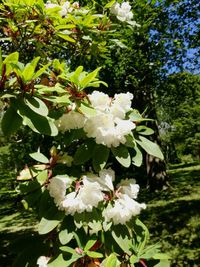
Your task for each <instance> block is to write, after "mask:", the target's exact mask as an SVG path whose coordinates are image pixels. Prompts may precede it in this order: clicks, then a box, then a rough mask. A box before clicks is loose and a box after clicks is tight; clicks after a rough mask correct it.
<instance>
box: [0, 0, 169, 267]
mask: <svg viewBox="0 0 200 267" xmlns="http://www.w3.org/2000/svg"><path fill="white" fill-rule="evenodd" d="M95 5H96V3H95V2H93V7H92V8H89V7H87V6H84V7H83V6H80V5H79V3H78V2H74V3H71V2H68V1H67V2H63V1H60V2H59V3H58V2H47V3H44V2H43V1H42V0H34V1H30V0H5V1H3V3H2V4H1V6H0V14H1V21H0V23H1V26H2V32H1V37H2V38H1V46H2V52H3V53H2V54H3V55H0V73H1V76H0V87H1V99H2V101H3V102H4V105H5V112H4V116H3V119H2V131H3V132H4V134H5V135H7V136H10V135H11V134H13V133H15V132H16V131H17V130H18V129H19V128H20V127H24V126H25V127H29V128H30V129H31V130H32V131H34V132H36V133H37V134H39V135H41V136H43V135H49V136H52V144H51V146H50V147H49V155H44V154H42V153H41V151H40V147H39V145H38V151H33V153H31V154H30V157H31V158H32V159H34V160H35V161H36V164H35V165H34V166H26V167H25V168H24V169H23V170H22V171H21V172H20V173H19V175H18V177H17V180H18V181H19V186H18V190H19V191H20V192H21V193H22V195H23V196H24V202H23V203H24V205H25V207H26V208H27V209H30V208H32V209H33V210H35V211H36V212H37V214H38V218H39V219H40V222H39V225H38V232H39V236H37V237H34V244H36V245H35V246H34V252H33V251H30V246H27V247H26V244H25V245H24V250H23V252H22V253H21V255H19V257H18V258H17V260H16V261H15V264H14V266H20V267H22V266H36V265H37V266H40V267H43V266H50V267H51V266H52V267H58V266H59V267H62V266H63V267H66V266H74V267H75V266H77V267H78V266H87V267H89V266H90V267H91V266H93V267H95V266H101V267H117V266H157V267H158V266H169V262H168V257H167V256H166V255H164V254H162V253H160V252H159V246H158V245H157V244H156V245H151V246H148V245H147V242H148V239H149V232H148V229H147V228H146V226H145V225H144V224H143V223H142V222H141V221H140V220H139V218H138V216H137V215H139V213H140V212H141V210H142V209H145V208H146V205H145V204H144V203H138V202H137V201H136V198H137V195H138V192H139V185H138V184H136V181H135V180H134V179H127V178H126V177H118V176H117V173H116V174H115V171H114V170H113V169H112V163H113V162H114V161H118V162H119V163H120V164H121V165H122V166H123V167H125V168H128V167H130V165H131V164H133V165H136V166H140V165H141V164H142V161H143V156H142V152H141V150H142V149H144V150H145V151H146V152H147V153H149V154H150V155H152V156H155V157H158V158H161V159H162V158H163V155H162V152H161V151H160V149H159V147H158V145H157V144H155V143H153V142H151V141H150V140H148V138H146V136H148V135H151V134H152V133H153V131H152V130H151V129H150V128H148V127H146V126H144V125H142V123H143V121H146V120H148V119H147V118H144V117H143V116H142V115H141V114H140V113H139V112H138V111H137V110H135V109H134V108H133V107H132V105H133V103H132V100H133V95H132V94H131V93H129V92H127V93H119V94H115V95H114V96H113V97H110V96H109V95H108V94H105V93H103V92H100V91H97V90H96V88H97V87H100V86H104V87H107V86H108V85H107V84H106V83H105V82H103V81H101V80H100V79H99V76H98V74H99V72H100V69H101V68H100V67H99V68H96V69H95V70H84V68H83V66H81V65H80V66H76V67H75V68H74V67H73V66H71V62H73V58H74V57H76V59H77V58H79V57H80V58H83V55H84V56H85V57H87V58H90V57H92V56H94V57H96V58H97V59H98V57H103V56H105V54H106V53H109V47H110V45H112V46H113V43H114V44H115V45H119V43H120V35H119V33H118V31H117V29H118V28H120V27H125V26H127V27H131V28H132V29H133V30H137V27H139V25H137V23H136V22H135V21H133V13H132V12H131V6H130V5H129V3H128V2H123V3H122V4H119V3H115V1H112V2H110V3H107V4H106V5H105V6H102V7H101V10H102V12H101V13H98V14H97V13H96V9H95ZM98 10H99V9H98ZM116 36H118V39H116ZM92 88H94V89H93V90H92ZM107 90H108V89H107ZM29 242H31V241H30V239H29Z"/></svg>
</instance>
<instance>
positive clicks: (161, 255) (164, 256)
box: [153, 253, 170, 260]
mask: <svg viewBox="0 0 200 267" xmlns="http://www.w3.org/2000/svg"><path fill="white" fill-rule="evenodd" d="M153 259H155V260H169V259H170V256H169V255H167V254H165V253H156V254H155V255H154V256H153Z"/></svg>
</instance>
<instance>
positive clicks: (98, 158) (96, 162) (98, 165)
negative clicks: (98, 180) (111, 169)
mask: <svg viewBox="0 0 200 267" xmlns="http://www.w3.org/2000/svg"><path fill="white" fill-rule="evenodd" d="M109 153H110V149H109V148H108V147H106V146H103V145H98V144H96V145H95V147H94V151H93V156H92V165H93V168H94V170H95V171H96V172H99V171H100V170H102V169H103V168H104V167H105V165H106V163H107V160H108V157H109Z"/></svg>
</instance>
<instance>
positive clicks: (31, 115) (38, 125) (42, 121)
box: [13, 99, 58, 136]
mask: <svg viewBox="0 0 200 267" xmlns="http://www.w3.org/2000/svg"><path fill="white" fill-rule="evenodd" d="M13 103H14V105H15V108H16V109H17V110H18V114H19V115H20V116H21V117H22V118H23V124H25V125H27V126H29V127H30V128H31V129H32V130H33V131H34V132H37V133H41V134H46V135H51V136H55V135H57V134H58V129H57V127H56V126H55V124H54V120H53V119H51V118H49V117H48V116H42V115H40V114H38V113H35V112H34V111H33V110H32V109H30V108H29V107H28V106H27V105H26V104H25V103H24V100H23V99H14V100H13Z"/></svg>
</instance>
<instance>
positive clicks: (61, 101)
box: [43, 95, 71, 105]
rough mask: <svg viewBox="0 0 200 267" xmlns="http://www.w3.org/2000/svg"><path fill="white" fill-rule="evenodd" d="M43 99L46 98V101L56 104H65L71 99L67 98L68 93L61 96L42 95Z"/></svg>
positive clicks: (69, 102)
mask: <svg viewBox="0 0 200 267" xmlns="http://www.w3.org/2000/svg"><path fill="white" fill-rule="evenodd" d="M43 99H46V100H48V101H51V102H53V103H56V104H63V105H64V104H66V105H69V104H71V100H70V99H69V96H68V95H62V96H46V97H43Z"/></svg>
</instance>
